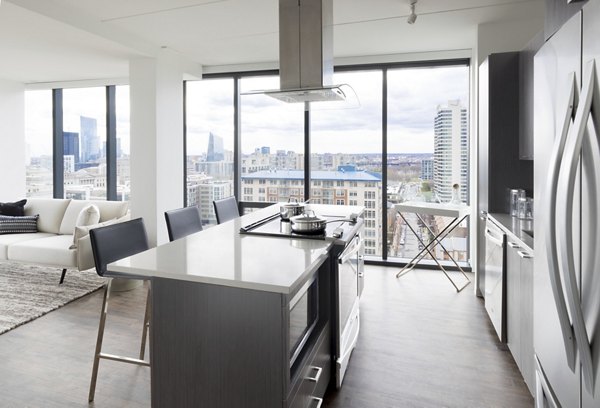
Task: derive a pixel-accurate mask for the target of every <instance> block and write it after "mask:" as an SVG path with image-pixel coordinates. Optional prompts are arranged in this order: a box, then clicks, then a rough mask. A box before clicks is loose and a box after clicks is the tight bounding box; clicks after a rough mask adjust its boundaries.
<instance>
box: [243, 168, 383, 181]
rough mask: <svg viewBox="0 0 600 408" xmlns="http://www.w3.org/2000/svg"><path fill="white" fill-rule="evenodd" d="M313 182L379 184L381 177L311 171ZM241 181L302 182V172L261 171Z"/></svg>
mask: <svg viewBox="0 0 600 408" xmlns="http://www.w3.org/2000/svg"><path fill="white" fill-rule="evenodd" d="M311 178H312V179H313V180H336V181H338V180H339V181H373V182H376V183H380V182H381V176H380V175H378V174H374V173H370V172H367V171H337V170H336V171H324V170H313V171H311ZM242 179H277V180H304V170H262V171H257V172H254V173H250V174H244V175H242Z"/></svg>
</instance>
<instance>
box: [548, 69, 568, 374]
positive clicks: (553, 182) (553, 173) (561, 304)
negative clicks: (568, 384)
mask: <svg viewBox="0 0 600 408" xmlns="http://www.w3.org/2000/svg"><path fill="white" fill-rule="evenodd" d="M574 99H575V74H574V73H571V74H569V100H568V101H567V104H566V106H565V108H564V110H563V111H562V112H564V115H563V117H562V118H561V119H562V128H561V129H560V134H559V135H558V138H557V139H556V140H555V142H554V147H553V149H552V155H551V156H550V168H549V171H548V178H547V179H546V188H545V191H546V194H547V197H546V198H545V199H544V200H543V203H544V204H543V205H546V206H547V208H546V211H544V212H543V214H544V217H545V218H544V219H542V223H543V225H545V226H546V228H547V230H546V231H547V232H546V234H545V244H546V249H547V253H548V273H549V275H550V283H551V286H552V293H553V295H554V296H553V297H554V303H555V305H556V311H557V313H558V320H559V323H560V329H561V333H562V337H563V345H564V347H565V353H566V357H567V363H568V365H569V368H570V369H571V371H573V372H574V371H575V336H574V334H573V328H572V327H571V321H570V319H569V312H568V310H567V303H566V300H565V293H564V291H563V287H562V283H561V278H560V275H561V274H560V265H559V263H558V249H557V241H556V190H557V188H558V176H559V168H560V164H561V158H562V157H563V151H564V148H565V142H566V140H567V135H568V132H569V127H570V124H571V117H572V114H573V101H574Z"/></svg>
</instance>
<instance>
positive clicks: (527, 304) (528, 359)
mask: <svg viewBox="0 0 600 408" xmlns="http://www.w3.org/2000/svg"><path fill="white" fill-rule="evenodd" d="M534 361H535V360H534V350H533V258H521V373H522V374H523V378H524V379H525V383H526V384H527V387H528V388H529V392H531V394H533V393H534V391H535V365H534Z"/></svg>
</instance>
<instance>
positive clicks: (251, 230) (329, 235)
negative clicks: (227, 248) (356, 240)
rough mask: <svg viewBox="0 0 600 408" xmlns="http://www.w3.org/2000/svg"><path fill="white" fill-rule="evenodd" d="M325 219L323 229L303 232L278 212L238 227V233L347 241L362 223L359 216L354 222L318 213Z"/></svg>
mask: <svg viewBox="0 0 600 408" xmlns="http://www.w3.org/2000/svg"><path fill="white" fill-rule="evenodd" d="M319 216H320V217H322V218H325V219H326V220H327V224H326V227H325V231H324V232H323V233H318V234H304V233H297V232H293V231H292V225H291V222H290V221H283V220H282V219H281V217H280V216H279V213H277V214H274V215H272V216H270V217H267V218H264V219H262V220H259V221H257V222H254V223H252V224H249V225H246V226H244V227H242V228H241V229H240V234H253V235H265V236H276V237H287V238H298V239H322V240H330V241H335V240H341V241H347V240H349V239H350V238H352V237H353V236H354V235H355V234H356V232H357V231H358V228H360V226H361V225H362V223H363V220H362V219H361V218H358V219H357V220H356V222H351V221H348V219H347V218H344V217H339V216H332V215H324V214H319Z"/></svg>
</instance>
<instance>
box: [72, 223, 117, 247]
mask: <svg viewBox="0 0 600 408" xmlns="http://www.w3.org/2000/svg"><path fill="white" fill-rule="evenodd" d="M117 222H118V219H117V218H112V219H110V220H107V221H104V222H100V223H98V224H93V225H85V226H81V227H75V233H74V234H73V245H71V246H70V247H69V249H77V243H78V242H79V240H80V239H81V238H83V237H85V236H87V235H89V234H90V230H93V229H94V228H100V227H106V226H107V225H112V224H116V223H117Z"/></svg>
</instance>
